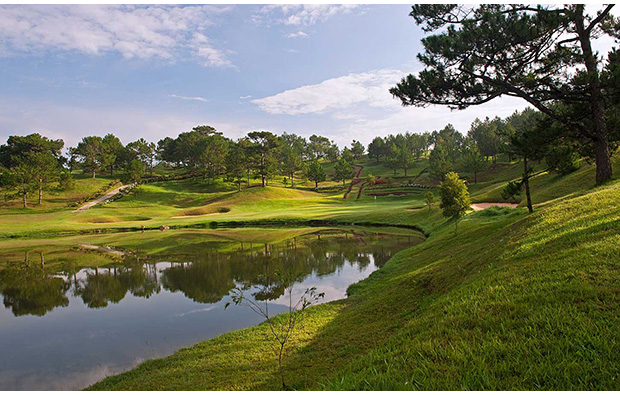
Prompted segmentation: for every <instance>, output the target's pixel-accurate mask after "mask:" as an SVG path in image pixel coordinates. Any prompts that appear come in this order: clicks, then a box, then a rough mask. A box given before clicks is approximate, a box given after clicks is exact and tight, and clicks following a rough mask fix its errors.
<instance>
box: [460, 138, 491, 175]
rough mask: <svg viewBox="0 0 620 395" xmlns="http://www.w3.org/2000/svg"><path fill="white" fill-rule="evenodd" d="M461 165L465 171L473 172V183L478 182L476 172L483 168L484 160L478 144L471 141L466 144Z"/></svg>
mask: <svg viewBox="0 0 620 395" xmlns="http://www.w3.org/2000/svg"><path fill="white" fill-rule="evenodd" d="M463 165H464V166H465V169H466V170H467V171H470V172H472V173H474V184H477V183H478V173H479V172H481V171H482V170H484V167H485V165H486V161H485V159H484V157H483V156H482V154H481V153H480V150H479V149H478V146H477V145H476V144H475V143H473V141H472V142H471V143H470V144H469V145H468V147H467V148H466V150H465V155H464V156H463Z"/></svg>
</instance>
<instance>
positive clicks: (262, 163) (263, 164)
mask: <svg viewBox="0 0 620 395" xmlns="http://www.w3.org/2000/svg"><path fill="white" fill-rule="evenodd" d="M260 175H261V185H262V187H263V188H265V157H264V156H261V158H260Z"/></svg>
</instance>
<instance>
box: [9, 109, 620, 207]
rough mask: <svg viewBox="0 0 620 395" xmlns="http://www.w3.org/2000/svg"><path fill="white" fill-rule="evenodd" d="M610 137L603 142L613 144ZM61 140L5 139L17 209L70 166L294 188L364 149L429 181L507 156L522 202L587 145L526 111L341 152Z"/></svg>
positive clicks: (192, 138) (211, 140)
mask: <svg viewBox="0 0 620 395" xmlns="http://www.w3.org/2000/svg"><path fill="white" fill-rule="evenodd" d="M619 140H620V139H612V140H611V146H612V147H613V149H615V148H616V147H617V145H618V144H617V143H618V141H619ZM63 147H64V142H63V141H62V140H51V139H48V138H47V137H44V136H41V135H39V134H37V133H35V134H31V135H28V136H10V137H9V139H8V140H7V143H6V144H4V145H2V146H0V166H1V167H2V168H1V169H0V170H2V177H1V178H0V182H1V185H0V186H2V187H4V188H5V189H6V190H9V191H10V193H7V194H6V196H7V198H9V199H14V198H18V197H19V198H21V199H22V200H23V205H24V207H26V206H27V196H28V195H29V194H32V193H34V192H38V199H39V203H41V199H42V196H43V191H44V190H45V188H46V187H47V186H48V185H49V183H51V182H52V181H59V183H60V186H59V187H60V188H61V189H70V188H71V187H72V185H73V178H72V173H73V172H74V170H75V169H76V168H80V169H81V170H82V171H84V172H85V173H88V174H91V175H92V177H93V178H94V177H96V176H97V175H98V174H102V173H104V174H107V175H110V176H114V175H116V174H118V175H119V176H120V178H121V179H122V180H123V181H125V182H139V181H141V180H142V179H143V178H144V177H150V176H153V169H154V167H155V165H156V164H160V165H161V166H164V167H168V168H171V169H176V171H177V172H184V173H185V174H187V175H189V176H194V177H202V178H204V179H205V180H207V181H208V182H212V181H213V180H215V179H220V178H221V179H223V180H225V181H227V182H231V183H234V184H235V185H236V186H237V188H238V189H239V190H241V188H242V186H243V185H245V186H247V187H249V186H250V180H251V179H256V178H258V179H260V180H261V186H262V187H265V186H268V185H269V183H270V182H273V180H274V178H275V177H276V176H282V175H284V178H283V179H281V181H282V183H283V184H284V185H286V186H290V187H295V185H296V182H298V178H299V177H305V179H307V180H309V181H311V182H313V183H314V185H315V187H318V186H319V183H321V182H323V181H326V180H327V177H328V174H327V171H326V167H325V166H324V164H325V163H331V164H332V165H333V166H332V167H331V171H330V174H329V176H331V179H332V180H333V181H337V182H342V184H343V186H344V185H345V184H346V181H347V180H350V179H351V178H352V177H353V174H354V172H353V167H354V164H355V162H356V161H359V160H360V159H361V158H362V157H363V156H364V155H367V156H368V157H369V158H370V159H371V160H373V161H375V162H377V163H379V164H383V165H384V166H385V167H386V168H388V169H391V170H393V171H394V174H396V172H397V171H402V172H403V174H404V176H405V177H407V176H408V171H409V170H411V169H412V168H413V167H414V165H415V163H416V162H418V161H420V160H424V161H425V166H423V171H425V172H428V176H429V178H430V180H431V181H435V182H443V181H445V179H446V174H448V173H450V172H453V171H456V170H459V171H464V172H466V173H469V174H471V178H472V181H473V182H474V183H477V181H478V174H479V173H481V172H483V171H485V170H486V169H487V168H488V167H489V166H492V164H494V163H495V162H496V161H497V157H498V155H500V154H503V155H506V156H507V158H508V160H509V161H513V160H517V159H518V160H520V161H522V162H523V174H522V177H521V180H520V181H519V182H513V183H511V184H509V185H508V186H507V188H506V189H505V190H504V191H503V193H504V196H505V197H506V198H510V197H513V196H515V195H517V194H520V192H521V190H523V189H524V190H525V194H526V198H527V202H528V207H529V208H530V209H531V199H530V185H529V179H530V178H531V177H532V176H533V170H532V166H531V164H532V161H538V162H540V161H542V160H545V162H546V164H547V165H548V168H549V170H551V171H554V172H558V173H562V174H566V173H569V172H571V171H573V170H576V169H577V168H579V166H580V164H581V161H582V159H583V158H589V157H591V155H592V151H591V150H589V147H590V146H589V145H588V144H583V142H582V141H581V140H580V139H579V138H578V137H577V136H575V135H572V134H570V133H567V130H566V128H564V127H563V126H562V125H561V124H558V123H557V122H555V121H554V120H553V119H552V118H550V117H549V116H547V115H545V114H544V113H542V112H540V111H537V110H534V109H531V108H527V109H526V110H523V111H517V112H515V113H514V114H512V115H511V116H509V117H507V118H505V119H501V118H498V117H496V118H494V119H489V118H485V119H483V120H480V119H476V120H475V121H474V122H473V123H472V124H471V127H470V128H469V130H468V131H467V133H466V134H465V135H463V134H461V133H460V132H459V131H457V130H456V129H455V128H454V127H453V126H452V125H451V124H448V125H446V126H445V127H444V128H443V129H440V130H436V131H433V132H423V133H410V132H406V133H398V134H389V135H387V136H386V137H375V138H374V139H373V140H372V141H371V142H370V144H369V145H368V147H364V145H363V144H362V143H361V142H359V141H356V140H353V141H352V143H351V145H350V147H344V148H343V149H340V148H339V147H338V146H337V145H336V144H335V143H334V142H333V141H330V140H329V139H328V138H327V137H324V136H318V135H312V136H310V137H309V138H305V137H302V136H299V135H296V134H289V133H286V132H285V133H282V134H281V135H279V136H278V135H276V134H273V133H271V132H268V131H253V132H250V133H248V134H247V135H246V136H244V137H242V138H239V139H236V140H233V139H230V138H227V137H225V136H224V135H223V134H222V133H221V132H219V131H217V130H216V129H215V128H213V127H211V126H207V125H201V126H196V127H194V128H193V129H192V130H191V131H189V132H183V133H180V134H179V135H178V136H177V137H176V138H172V137H166V138H164V139H161V140H159V141H158V142H157V144H155V143H154V142H149V141H147V140H145V139H144V138H140V139H138V140H136V141H133V142H130V143H128V144H126V145H123V143H122V142H121V141H120V139H119V138H118V137H116V136H114V135H113V134H107V135H105V136H104V137H99V136H87V137H84V138H83V139H82V140H81V141H80V142H79V143H78V144H77V146H76V147H70V148H68V150H67V155H66V156H63V155H62V153H61V151H62V148H63ZM296 178H297V179H296Z"/></svg>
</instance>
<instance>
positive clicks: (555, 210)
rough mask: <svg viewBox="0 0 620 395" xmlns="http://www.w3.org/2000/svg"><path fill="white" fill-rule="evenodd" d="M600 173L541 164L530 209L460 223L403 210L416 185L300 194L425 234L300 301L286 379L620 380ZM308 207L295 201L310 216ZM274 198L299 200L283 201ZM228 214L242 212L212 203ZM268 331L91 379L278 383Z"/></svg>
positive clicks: (549, 383) (615, 215)
mask: <svg viewBox="0 0 620 395" xmlns="http://www.w3.org/2000/svg"><path fill="white" fill-rule="evenodd" d="M615 161H616V162H615V163H616V168H618V165H617V163H618V158H617V157H616V159H615ZM518 166H519V164H516V163H515V164H506V165H504V166H497V167H495V168H493V169H490V170H489V171H490V172H493V175H492V177H488V178H485V177H486V175H482V177H481V178H480V180H481V182H480V184H478V185H477V186H472V187H471V189H472V191H473V199H474V200H475V201H496V199H495V197H496V193H498V192H497V189H498V188H500V187H503V185H505V182H506V181H507V180H509V179H512V178H514V177H515V176H518V174H519V173H518ZM593 180H594V176H593V168H592V166H589V165H585V166H584V167H583V168H582V169H580V170H579V171H577V172H575V173H572V174H570V175H568V176H563V177H560V176H557V175H553V174H547V173H542V174H541V175H539V176H538V177H537V178H536V179H535V180H534V181H533V182H532V189H533V194H534V202H535V203H536V204H538V206H537V207H536V212H535V213H534V214H533V215H527V214H526V210H525V209H523V208H518V209H508V208H504V209H496V208H491V209H487V210H484V211H480V212H475V213H470V214H468V215H467V216H466V217H465V219H464V220H463V221H462V222H461V224H460V225H459V233H458V235H454V226H453V224H451V223H450V222H446V221H445V220H444V219H443V218H442V217H441V213H440V211H439V209H438V208H437V207H433V208H432V209H431V210H428V209H420V210H416V211H407V210H406V209H407V208H411V207H422V200H421V198H420V196H417V195H406V196H408V197H406V198H403V197H402V196H393V197H391V196H385V197H381V198H378V199H376V200H375V199H369V198H368V199H366V198H364V199H360V200H359V201H358V200H355V201H350V202H349V201H347V202H343V199H342V196H341V195H340V197H338V196H336V195H334V196H329V197H322V198H320V199H319V198H317V199H318V200H317V201H313V199H314V198H313V197H308V198H307V199H309V200H310V202H311V203H310V204H308V206H307V207H313V210H312V211H313V214H315V215H316V216H318V217H320V216H321V215H324V216H325V217H328V218H336V219H339V220H343V221H344V220H346V221H362V220H365V221H376V222H379V223H392V224H416V225H418V226H420V227H422V228H423V229H425V230H426V231H427V232H428V233H429V234H430V237H429V238H428V239H427V241H425V242H424V243H422V244H420V245H418V246H416V247H413V248H410V249H408V250H405V251H402V252H401V253H399V254H397V255H396V256H395V257H394V258H392V259H391V260H390V261H389V262H388V263H387V264H386V265H385V266H384V267H383V268H382V269H381V270H379V271H377V272H375V273H373V274H372V275H371V276H370V277H369V278H368V279H366V280H364V281H362V282H360V283H358V284H354V285H352V286H351V287H350V288H349V292H348V293H349V298H347V299H345V300H341V301H337V302H332V303H328V304H325V305H321V306H317V307H312V308H310V309H309V310H308V315H307V317H306V319H305V320H304V323H303V330H302V331H300V332H298V334H297V335H296V337H295V338H294V339H293V347H292V348H291V349H290V350H289V352H288V354H287V356H286V366H285V375H286V378H287V382H288V385H289V386H290V387H292V388H295V389H403V390H412V389H426V390H430V389H435V390H456V389H478V390H500V389H516V390H523V389H529V390H538V389H556V390H567V389H571V390H577V389H581V390H591V389H606V390H612V389H619V388H620V384H619V375H620V357H619V355H620V335H619V333H620V316H619V315H618V311H619V308H620V280H619V278H618V276H617V273H618V264H619V262H620V199H619V198H618V197H619V196H620V181H618V180H616V181H613V182H610V183H608V184H606V185H603V186H599V187H593ZM252 193H253V192H252ZM261 193H279V192H261ZM246 196H249V195H246ZM311 196H314V195H311ZM225 199H226V198H225ZM244 199H245V198H244ZM250 200H251V202H250V203H249V205H250V206H251V205H254V206H253V208H254V209H256V208H257V207H262V208H263V209H267V206H260V204H263V203H261V202H262V200H258V201H256V200H252V199H250ZM276 200H278V199H276ZM293 200H295V199H293ZM298 200H300V201H305V200H306V197H305V196H303V197H300V199H298ZM224 201H225V200H224ZM338 202H340V203H338ZM265 204H266V203H265ZM242 206H243V205H242V204H241V203H240V204H239V207H242ZM248 207H249V206H248ZM302 207H305V206H302V205H300V206H299V207H297V208H296V210H297V211H299V213H300V214H298V215H299V216H301V217H302V218H303V217H305V216H306V215H308V216H309V215H310V214H309V213H307V212H305V211H304V210H303V209H302ZM239 210H241V209H239ZM274 212H275V213H277V214H275V215H280V216H283V217H285V216H286V215H292V211H290V212H289V211H287V208H286V207H280V203H278V204H276V205H275V206H274V211H272V212H271V215H274ZM229 214H230V215H231V216H232V215H236V216H237V217H240V216H241V217H243V216H242V213H240V212H239V213H236V214H235V213H233V211H231V212H230V213H227V214H222V215H221V217H222V218H223V217H224V216H226V215H229ZM247 215H248V217H249V218H267V217H269V214H266V213H262V214H260V215H258V214H256V213H254V214H252V215H250V214H249V213H248V214H247ZM218 218H220V217H218ZM233 218H234V216H233ZM239 308H241V307H239ZM279 319H282V317H280V318H279ZM269 336H270V335H269V333H268V327H267V326H266V325H264V324H263V325H259V326H257V327H253V328H248V329H245V330H241V331H235V332H231V333H228V334H225V335H223V336H220V337H218V338H215V339H212V340H207V341H205V342H202V343H200V344H198V345H196V346H194V347H190V348H186V349H182V350H180V351H178V352H177V353H175V354H174V355H172V356H170V357H167V358H163V359H159V360H153V361H148V362H145V363H143V364H142V365H140V366H139V367H138V368H136V369H134V370H132V371H129V372H126V373H123V374H121V375H118V376H113V377H110V378H107V379H105V380H103V381H102V382H100V383H97V384H95V385H94V386H92V387H91V388H90V389H97V390H110V389H141V390H145V389H167V390H179V389H236V390H250V389H277V388H279V376H278V373H277V364H276V360H275V354H274V352H273V348H272V343H270V341H269Z"/></svg>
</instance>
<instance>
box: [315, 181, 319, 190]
mask: <svg viewBox="0 0 620 395" xmlns="http://www.w3.org/2000/svg"><path fill="white" fill-rule="evenodd" d="M318 187H319V182H318V181H315V182H314V188H315V189H316V188H318Z"/></svg>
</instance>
